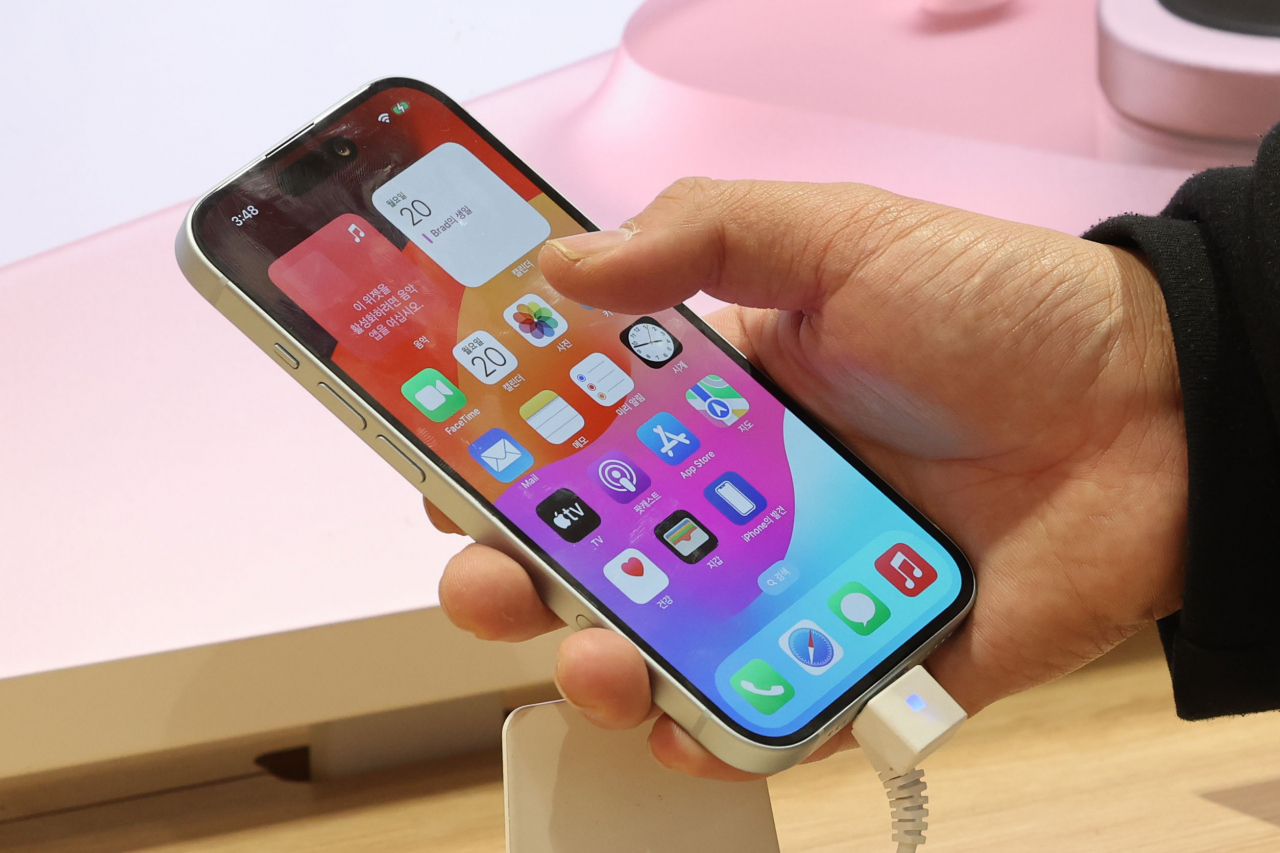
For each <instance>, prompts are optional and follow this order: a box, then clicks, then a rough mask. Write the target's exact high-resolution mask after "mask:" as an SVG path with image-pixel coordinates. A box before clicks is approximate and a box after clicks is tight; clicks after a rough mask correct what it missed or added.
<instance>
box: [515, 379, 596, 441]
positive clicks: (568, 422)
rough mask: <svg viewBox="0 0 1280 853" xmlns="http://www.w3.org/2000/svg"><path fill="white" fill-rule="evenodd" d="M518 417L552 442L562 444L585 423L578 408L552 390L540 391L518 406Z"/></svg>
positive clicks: (579, 430) (580, 429)
mask: <svg viewBox="0 0 1280 853" xmlns="http://www.w3.org/2000/svg"><path fill="white" fill-rule="evenodd" d="M520 417H522V418H524V421H525V423H527V424H528V425H529V426H531V427H533V428H534V430H535V431H536V432H537V433H538V435H540V436H542V437H543V438H545V439H546V440H547V441H549V442H551V443H552V444H564V443H565V442H566V441H568V440H569V439H571V438H573V437H574V436H575V435H577V434H578V433H579V432H581V431H582V428H583V427H585V426H586V425H587V422H586V421H585V420H583V418H582V415H580V414H578V410H577V409H575V408H574V407H573V406H570V405H569V404H568V403H566V402H565V401H564V398H563V397H561V396H560V395H559V394H557V393H556V392H554V391H540V392H538V393H537V394H536V395H534V397H533V399H531V400H530V401H529V402H527V403H525V404H524V405H523V406H521V407H520Z"/></svg>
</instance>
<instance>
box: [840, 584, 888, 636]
mask: <svg viewBox="0 0 1280 853" xmlns="http://www.w3.org/2000/svg"><path fill="white" fill-rule="evenodd" d="M827 606H828V607H830V608H831V612H832V613H834V614H835V615H837V616H839V617H840V621H841V622H843V623H844V624H846V625H848V626H849V627H850V628H852V629H853V630H854V631H856V632H857V633H859V634H861V635H862V636H864V637H865V636H867V635H868V634H870V633H871V632H872V631H874V630H875V629H877V628H879V627H880V626H881V625H883V624H884V623H885V622H887V621H888V620H889V608H888V607H887V606H885V603H884V602H883V601H881V600H880V599H878V598H876V597H875V595H874V594H873V593H872V592H871V590H869V589H867V588H866V587H865V586H863V585H862V584H860V583H858V582H857V581H854V582H852V583H847V584H845V585H844V586H842V587H840V588H839V589H838V590H836V592H835V595H833V596H831V597H830V598H828V599H827Z"/></svg>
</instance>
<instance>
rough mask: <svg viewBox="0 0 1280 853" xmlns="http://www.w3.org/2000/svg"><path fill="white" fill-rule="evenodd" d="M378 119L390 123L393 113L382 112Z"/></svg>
mask: <svg viewBox="0 0 1280 853" xmlns="http://www.w3.org/2000/svg"><path fill="white" fill-rule="evenodd" d="M378 121H380V122H382V123H383V124H390V123H391V114H390V113H382V114H381V115H380V116H378Z"/></svg>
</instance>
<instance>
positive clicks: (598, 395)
mask: <svg viewBox="0 0 1280 853" xmlns="http://www.w3.org/2000/svg"><path fill="white" fill-rule="evenodd" d="M569 378H570V379H572V380H573V384H575V385H577V386H578V387H579V388H581V389H582V390H583V391H585V392H586V394H587V396H589V397H590V398H591V399H592V400H595V401H596V402H597V403H599V404H600V405H602V406H612V405H613V404H614V403H616V402H618V401H619V400H621V399H622V398H623V397H625V396H627V395H628V394H630V393H631V391H632V389H633V388H635V387H636V383H635V382H633V381H632V380H631V377H630V376H628V375H627V372H626V371H625V370H623V369H622V368H621V367H618V365H616V364H614V363H613V361H612V360H611V359H610V358H609V356H607V355H605V354H604V353H602V352H593V353H592V354H591V355H589V356H587V357H586V358H584V359H583V360H582V361H580V362H578V363H577V364H575V365H574V366H573V368H572V369H571V370H570V371H569Z"/></svg>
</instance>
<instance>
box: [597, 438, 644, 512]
mask: <svg viewBox="0 0 1280 853" xmlns="http://www.w3.org/2000/svg"><path fill="white" fill-rule="evenodd" d="M595 472H596V478H597V479H598V480H599V481H600V486H601V487H602V488H603V489H604V490H605V493H606V494H607V495H609V497H611V498H613V499H614V500H615V501H617V502H618V503H620V504H627V503H632V502H634V501H636V500H638V499H639V498H640V497H642V496H643V495H644V494H645V492H647V491H649V486H651V485H653V481H652V480H650V479H649V475H648V474H646V473H645V472H644V469H643V468H641V467H640V466H639V465H637V464H636V463H634V462H632V461H631V459H630V457H628V456H627V455H626V454H625V453H619V452H618V451H616V450H615V451H613V452H611V453H607V454H605V455H604V456H601V457H600V458H599V459H597V460H596V462H595Z"/></svg>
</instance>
